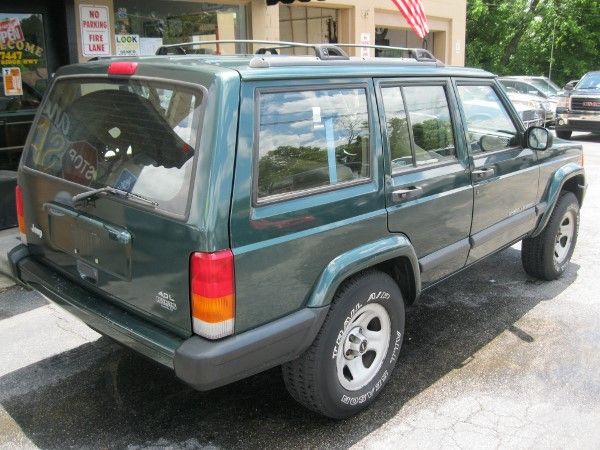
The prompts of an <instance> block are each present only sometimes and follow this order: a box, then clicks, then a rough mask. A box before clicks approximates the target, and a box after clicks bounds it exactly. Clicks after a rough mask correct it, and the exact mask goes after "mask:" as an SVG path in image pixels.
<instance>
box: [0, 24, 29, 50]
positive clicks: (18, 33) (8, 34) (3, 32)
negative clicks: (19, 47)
mask: <svg viewBox="0 0 600 450" xmlns="http://www.w3.org/2000/svg"><path fill="white" fill-rule="evenodd" d="M24 40H25V35H24V34H23V29H22V28H21V22H19V19H15V18H12V19H6V20H2V21H0V44H1V45H6V44H8V43H9V42H21V41H24Z"/></svg>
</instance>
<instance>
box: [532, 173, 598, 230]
mask: <svg viewBox="0 0 600 450" xmlns="http://www.w3.org/2000/svg"><path fill="white" fill-rule="evenodd" d="M575 177H578V178H580V179H581V181H580V182H579V181H578V184H577V188H578V190H579V195H578V197H579V198H580V199H581V200H583V197H584V195H585V189H586V185H585V171H584V169H583V167H581V166H580V165H579V164H576V163H569V164H565V165H564V166H562V167H561V168H560V169H558V170H557V171H556V172H554V174H553V175H552V177H551V178H550V180H549V181H548V186H547V187H546V194H545V197H544V198H543V199H542V202H541V203H540V205H538V208H539V207H540V206H542V208H543V209H544V213H543V215H542V217H541V219H540V221H539V223H538V225H537V227H536V228H535V230H533V232H532V233H531V236H532V237H535V236H537V235H538V234H540V233H541V232H542V230H543V229H544V227H545V226H546V224H547V223H548V221H549V220H550V216H551V215H552V212H553V211H554V207H555V206H556V202H557V201H558V196H559V194H560V191H561V190H562V188H563V186H564V185H565V183H567V181H569V180H571V179H573V178H575Z"/></svg>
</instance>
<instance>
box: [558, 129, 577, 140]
mask: <svg viewBox="0 0 600 450" xmlns="http://www.w3.org/2000/svg"><path fill="white" fill-rule="evenodd" d="M571 134H573V132H572V131H570V130H556V135H557V136H558V137H559V138H561V139H571Z"/></svg>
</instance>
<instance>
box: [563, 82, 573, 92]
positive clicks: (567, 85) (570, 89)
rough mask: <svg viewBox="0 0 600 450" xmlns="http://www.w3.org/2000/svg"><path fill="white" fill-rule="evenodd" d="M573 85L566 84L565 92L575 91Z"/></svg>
mask: <svg viewBox="0 0 600 450" xmlns="http://www.w3.org/2000/svg"><path fill="white" fill-rule="evenodd" d="M573 87H574V86H573V85H572V84H570V83H567V84H565V87H564V88H563V89H564V90H565V91H572V90H573Z"/></svg>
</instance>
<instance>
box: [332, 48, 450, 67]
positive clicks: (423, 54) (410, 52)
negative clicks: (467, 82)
mask: <svg viewBox="0 0 600 450" xmlns="http://www.w3.org/2000/svg"><path fill="white" fill-rule="evenodd" d="M335 45H336V47H342V48H373V49H375V50H388V51H390V50H391V51H394V52H397V51H400V52H404V53H405V54H406V55H407V56H405V58H412V59H416V60H417V61H428V62H437V63H440V62H441V61H440V60H438V59H437V58H436V57H435V56H433V55H432V54H431V52H430V51H429V50H425V49H424V48H409V47H391V46H389V45H369V44H335Z"/></svg>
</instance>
